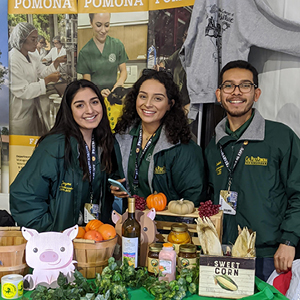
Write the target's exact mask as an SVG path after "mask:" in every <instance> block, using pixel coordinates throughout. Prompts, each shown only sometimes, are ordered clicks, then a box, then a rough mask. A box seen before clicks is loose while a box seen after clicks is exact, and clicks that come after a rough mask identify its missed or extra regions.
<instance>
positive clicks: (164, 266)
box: [159, 243, 176, 281]
mask: <svg viewBox="0 0 300 300" xmlns="http://www.w3.org/2000/svg"><path fill="white" fill-rule="evenodd" d="M159 270H160V271H161V273H162V276H160V277H159V280H166V281H172V280H174V279H175V276H176V251H175V250H174V246H173V245H172V244H171V243H164V244H163V248H162V250H161V251H160V252H159Z"/></svg>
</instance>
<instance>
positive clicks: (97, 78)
mask: <svg viewBox="0 0 300 300" xmlns="http://www.w3.org/2000/svg"><path fill="white" fill-rule="evenodd" d="M127 59H128V56H127V54H126V51H125V48H124V45H123V43H122V42H121V41H120V40H118V39H116V38H113V37H110V36H107V37H106V40H105V45H104V48H103V51H102V53H101V52H100V51H99V49H98V47H97V46H96V44H95V42H94V40H93V39H91V40H89V41H88V42H87V43H86V44H85V46H84V47H83V48H82V49H81V50H80V52H79V55H78V60H77V66H76V67H77V73H80V74H90V75H91V81H92V82H94V83H95V84H96V85H97V86H98V88H99V89H100V90H102V89H109V90H111V89H112V88H113V86H114V84H115V83H116V81H117V75H118V68H119V65H121V64H123V63H125V62H126V61H127Z"/></svg>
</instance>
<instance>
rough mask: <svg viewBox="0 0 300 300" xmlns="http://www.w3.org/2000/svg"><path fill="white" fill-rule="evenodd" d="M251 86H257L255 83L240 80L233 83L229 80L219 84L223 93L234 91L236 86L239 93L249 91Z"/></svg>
mask: <svg viewBox="0 0 300 300" xmlns="http://www.w3.org/2000/svg"><path fill="white" fill-rule="evenodd" d="M252 86H254V88H255V89H256V88H257V85H256V84H255V83H252V82H248V81H246V82H241V83H240V84H233V83H232V82H230V81H227V82H224V83H222V84H221V85H220V89H221V90H222V91H223V92H224V93H225V94H231V93H233V91H235V89H236V87H238V88H239V90H240V92H241V93H249V92H250V91H251V89H252Z"/></svg>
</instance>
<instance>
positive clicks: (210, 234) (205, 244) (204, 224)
mask: <svg viewBox="0 0 300 300" xmlns="http://www.w3.org/2000/svg"><path fill="white" fill-rule="evenodd" d="M196 222H197V232H198V238H199V241H200V245H201V247H202V251H203V253H204V254H207V255H218V256H222V255H223V251H222V245H221V242H220V240H219V236H218V233H217V230H216V228H215V226H214V224H213V223H212V221H211V220H210V218H207V217H203V218H200V217H198V219H197V220H196Z"/></svg>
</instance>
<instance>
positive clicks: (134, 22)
mask: <svg viewBox="0 0 300 300" xmlns="http://www.w3.org/2000/svg"><path fill="white" fill-rule="evenodd" d="M147 30H148V12H130V13H108V12H103V13H102V12H101V13H89V14H78V60H77V76H78V78H85V79H88V80H91V81H93V82H94V83H95V84H97V86H98V88H99V89H100V91H101V94H102V96H103V97H104V100H105V104H106V107H107V113H108V117H109V121H110V126H111V128H112V130H113V129H114V127H115V125H116V123H117V119H118V117H119V116H120V114H121V112H122V107H123V102H122V101H123V98H124V96H125V95H126V94H127V93H128V91H129V89H130V88H131V86H132V84H133V83H134V82H135V81H136V80H137V79H138V77H139V75H140V73H141V71H142V70H143V69H144V68H145V67H146V52H147Z"/></svg>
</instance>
